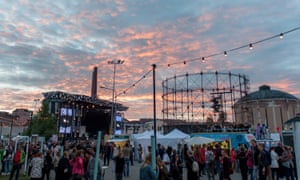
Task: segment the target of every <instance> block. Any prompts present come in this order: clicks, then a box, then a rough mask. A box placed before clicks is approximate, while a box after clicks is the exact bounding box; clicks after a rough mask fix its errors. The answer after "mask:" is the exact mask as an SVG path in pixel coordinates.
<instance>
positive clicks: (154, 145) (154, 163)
mask: <svg viewBox="0 0 300 180" xmlns="http://www.w3.org/2000/svg"><path fill="white" fill-rule="evenodd" d="M151 146H152V147H156V144H155V138H154V136H151ZM151 163H152V168H153V169H154V170H155V171H156V150H155V148H151ZM156 172H157V171H156Z"/></svg>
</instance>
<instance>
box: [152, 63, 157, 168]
mask: <svg viewBox="0 0 300 180" xmlns="http://www.w3.org/2000/svg"><path fill="white" fill-rule="evenodd" d="M152 67H153V132H154V145H152V149H153V151H154V154H153V155H154V156H155V155H156V144H157V136H156V86H155V69H156V64H152ZM154 163H156V162H154Z"/></svg>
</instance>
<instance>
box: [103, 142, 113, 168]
mask: <svg viewBox="0 0 300 180" xmlns="http://www.w3.org/2000/svg"><path fill="white" fill-rule="evenodd" d="M111 149H112V148H111V146H110V144H109V143H108V142H106V143H105V145H104V149H103V162H104V166H109V159H110V155H111Z"/></svg>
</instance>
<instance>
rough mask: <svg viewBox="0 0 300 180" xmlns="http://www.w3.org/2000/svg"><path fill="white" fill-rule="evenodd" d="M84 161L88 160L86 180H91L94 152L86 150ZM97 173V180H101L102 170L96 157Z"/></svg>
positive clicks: (93, 167) (92, 176)
mask: <svg viewBox="0 0 300 180" xmlns="http://www.w3.org/2000/svg"><path fill="white" fill-rule="evenodd" d="M85 154H86V159H87V160H88V165H87V168H86V170H87V179H86V180H93V179H94V170H95V160H96V159H95V157H94V154H95V153H94V152H93V151H92V150H88V151H87V152H86V153H85ZM97 158H98V173H97V180H101V179H102V177H101V175H102V168H101V161H100V158H99V155H98V157H97Z"/></svg>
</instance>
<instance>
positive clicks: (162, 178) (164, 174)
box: [156, 157, 169, 180]
mask: <svg viewBox="0 0 300 180" xmlns="http://www.w3.org/2000/svg"><path fill="white" fill-rule="evenodd" d="M156 164H157V168H158V169H159V170H158V180H167V179H168V178H169V172H168V169H167V166H166V164H165V163H164V162H163V161H162V160H161V159H160V157H158V158H157V160H156Z"/></svg>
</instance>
